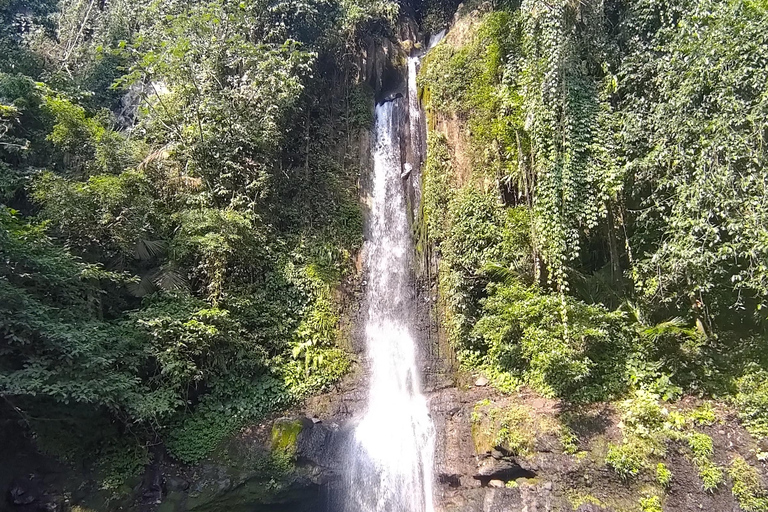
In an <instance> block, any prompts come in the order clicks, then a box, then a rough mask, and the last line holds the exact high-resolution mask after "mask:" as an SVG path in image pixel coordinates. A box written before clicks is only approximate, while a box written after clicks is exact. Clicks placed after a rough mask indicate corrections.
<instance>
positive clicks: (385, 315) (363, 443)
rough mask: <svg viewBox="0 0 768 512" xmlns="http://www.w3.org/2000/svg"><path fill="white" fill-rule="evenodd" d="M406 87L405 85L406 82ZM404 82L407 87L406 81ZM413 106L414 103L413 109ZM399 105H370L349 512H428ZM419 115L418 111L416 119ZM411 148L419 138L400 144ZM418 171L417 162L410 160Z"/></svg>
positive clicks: (429, 450)
mask: <svg viewBox="0 0 768 512" xmlns="http://www.w3.org/2000/svg"><path fill="white" fill-rule="evenodd" d="M409 72H410V73H409V74H411V73H413V74H414V76H413V77H412V80H413V88H414V91H413V93H414V94H413V95H412V94H410V92H411V91H409V98H408V99H409V105H408V106H409V107H410V108H409V109H408V110H410V111H411V112H410V116H409V118H410V122H409V125H410V126H409V128H410V130H409V131H410V132H411V134H416V133H421V132H420V125H419V123H421V119H420V117H419V118H414V117H413V115H414V114H413V112H414V110H415V111H418V110H419V107H418V100H417V99H416V98H415V72H416V62H415V61H414V63H413V64H412V65H411V62H409ZM409 82H410V80H409ZM409 85H411V84H410V83H409ZM414 101H416V103H415V104H414ZM403 110H404V106H401V101H399V100H394V101H390V102H386V103H383V104H380V105H377V106H376V114H375V119H376V125H375V136H376V143H375V144H376V145H375V148H374V153H373V159H374V165H373V175H374V176H373V204H372V215H371V239H370V241H369V242H368V251H367V265H368V275H369V280H368V282H369V284H368V290H367V298H368V319H367V325H366V341H367V349H368V357H369V360H370V363H371V370H372V372H371V381H370V392H369V396H368V408H367V411H366V413H365V416H364V418H363V419H362V421H361V422H360V424H359V425H358V427H357V429H356V431H355V447H354V453H353V467H352V468H351V472H352V475H351V482H350V484H351V485H350V491H349V499H348V501H347V506H346V508H347V510H349V511H354V512H433V510H434V506H433V496H432V486H433V478H434V477H433V465H434V441H435V432H434V427H433V425H432V420H431V419H430V417H429V409H428V407H427V401H426V399H425V397H424V395H423V394H422V392H421V377H420V374H419V369H418V367H417V364H416V344H415V342H414V339H413V337H412V335H411V332H410V329H409V327H410V325H409V323H410V322H409V318H411V316H412V311H413V307H414V304H413V289H412V287H411V279H410V272H411V258H412V253H413V247H412V242H411V238H410V229H409V225H408V220H407V215H406V200H405V193H404V187H403V182H402V179H403V178H402V173H403V169H404V168H405V166H404V165H403V164H404V162H402V157H401V148H400V134H399V131H400V130H399V123H398V119H397V118H398V115H401V114H403V113H404V112H403ZM418 115H420V113H419V114H418ZM406 143H407V144H409V145H410V147H412V148H414V147H416V146H415V144H420V141H419V140H413V136H412V137H411V140H409V141H406ZM406 165H411V166H412V167H413V168H418V166H419V165H420V162H418V161H416V162H412V163H411V162H408V163H407V164H406Z"/></svg>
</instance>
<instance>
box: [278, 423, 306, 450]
mask: <svg viewBox="0 0 768 512" xmlns="http://www.w3.org/2000/svg"><path fill="white" fill-rule="evenodd" d="M303 427H304V424H303V423H302V421H301V420H300V419H285V418H282V419H279V420H276V421H275V423H274V424H273V425H272V451H273V452H276V453H282V454H285V455H289V456H293V455H294V454H295V453H296V442H297V440H298V438H299V434H300V433H301V430H302V428H303Z"/></svg>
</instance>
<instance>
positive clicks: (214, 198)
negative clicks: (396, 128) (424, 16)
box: [0, 0, 398, 489]
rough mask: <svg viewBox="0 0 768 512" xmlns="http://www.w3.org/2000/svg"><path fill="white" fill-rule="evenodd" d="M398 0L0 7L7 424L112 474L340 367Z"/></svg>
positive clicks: (208, 433)
mask: <svg viewBox="0 0 768 512" xmlns="http://www.w3.org/2000/svg"><path fill="white" fill-rule="evenodd" d="M397 9H398V6H397V5H396V4H393V3H389V2H386V1H375V2H355V1H352V0H350V1H347V0H344V1H341V2H337V1H323V0H321V1H314V0H310V1H307V2H304V1H303V0H299V1H293V0H288V1H285V2H282V1H280V2H267V1H261V0H254V1H251V0H246V1H238V2H232V1H227V0H222V1H218V0H217V1H213V2H186V1H175V0H169V1H161V2H156V1H146V2H143V1H139V2H136V1H128V0H110V1H109V2H104V1H103V0H102V1H97V0H72V1H69V0H65V1H63V2H58V3H57V2H55V1H49V0H40V1H34V2H29V1H26V0H11V1H9V2H2V4H0V19H1V23H0V27H1V28H0V30H1V31H2V32H0V194H1V198H0V204H1V205H2V206H0V226H1V228H0V254H1V255H2V257H0V262H1V263H0V332H1V333H2V338H0V354H2V359H1V360H0V393H1V394H2V398H3V400H2V402H3V406H2V411H3V419H4V428H5V427H7V426H8V425H9V424H18V425H20V426H22V427H23V428H25V429H27V430H28V431H29V432H31V433H33V435H34V438H35V442H36V445H37V446H38V447H39V448H40V449H42V450H43V451H45V452H47V453H50V454H52V455H55V456H57V457H61V458H64V459H66V460H68V461H70V462H86V463H92V462H94V461H95V462H96V468H97V470H98V471H99V474H100V479H101V482H102V485H103V487H105V488H107V489H116V488H118V487H119V486H120V485H121V484H122V483H123V482H124V481H125V479H126V477H128V476H131V475H134V474H137V473H139V472H140V471H141V470H142V469H143V467H144V465H145V464H146V463H147V461H148V460H149V458H150V457H151V453H152V450H151V447H152V446H154V445H157V444H158V443H163V444H164V446H165V447H166V448H167V450H168V451H169V453H170V454H171V455H172V456H173V457H175V458H176V459H178V460H181V461H185V462H194V461H196V460H199V459H200V458H201V457H203V456H205V455H206V454H208V453H209V452H210V451H211V449H212V448H213V447H215V446H216V444H217V443H218V442H219V441H220V440H221V439H222V438H223V437H225V436H227V435H228V434H229V433H231V432H232V431H233V430H234V429H237V428H238V427H239V426H241V425H243V424H244V423H245V422H247V421H249V420H254V419H258V418H260V417H262V416H263V415H264V414H265V413H268V412H271V411H274V410H277V409H279V408H283V407H286V406H288V405H290V404H292V403H295V402H296V401H297V400H299V399H301V398H302V397H304V396H306V395H307V394H308V393H312V392H317V391H319V390H321V389H323V388H325V387H327V386H328V385H329V384H330V383H332V382H334V381H335V380H337V379H338V378H339V376H340V375H342V374H343V373H344V372H345V371H346V370H347V367H348V365H349V360H348V356H347V355H346V353H345V352H344V351H343V350H341V349H340V348H339V345H340V343H338V339H337V338H338V337H339V336H340V335H341V333H340V332H339V329H338V323H339V314H340V300H341V299H340V294H339V293H337V289H338V287H339V284H340V282H341V280H342V278H344V276H345V275H347V274H348V273H349V272H350V269H351V268H352V264H351V255H352V254H353V253H354V251H356V249H357V248H358V247H359V246H360V243H361V242H362V214H361V209H360V206H359V204H358V193H357V185H356V183H357V179H358V174H359V169H358V168H357V162H358V161H359V157H358V156H357V155H356V154H355V155H350V154H347V145H348V144H347V143H348V141H349V140H350V138H351V137H352V136H353V135H354V134H355V133H356V132H357V130H359V129H360V128H361V127H365V128H369V127H370V124H371V122H372V118H371V116H372V107H373V91H372V90H370V88H369V87H368V86H367V85H365V84H363V83H361V81H360V80H359V76H358V75H359V69H357V68H356V67H355V64H354V60H353V57H354V55H356V54H359V53H360V50H359V45H360V44H362V40H363V38H364V37H365V38H373V37H384V36H388V35H389V34H391V33H392V27H393V22H394V21H395V18H396V16H397Z"/></svg>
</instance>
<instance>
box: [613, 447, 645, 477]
mask: <svg viewBox="0 0 768 512" xmlns="http://www.w3.org/2000/svg"><path fill="white" fill-rule="evenodd" d="M647 455H648V448H647V446H645V444H644V443H642V442H639V441H637V440H625V442H624V443H622V444H619V445H616V444H613V443H611V445H610V446H609V448H608V454H607V455H606V457H605V463H606V464H607V465H608V466H609V467H610V468H611V469H613V470H614V471H615V472H616V474H618V475H619V476H620V477H621V478H623V479H625V480H627V479H629V478H634V477H636V476H637V475H639V474H640V471H642V470H643V468H645V466H646V457H647Z"/></svg>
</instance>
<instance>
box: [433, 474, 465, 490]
mask: <svg viewBox="0 0 768 512" xmlns="http://www.w3.org/2000/svg"><path fill="white" fill-rule="evenodd" d="M437 481H438V482H440V483H441V484H443V485H447V486H448V487H459V486H460V485H461V475H451V474H448V473H440V474H439V475H437Z"/></svg>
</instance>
